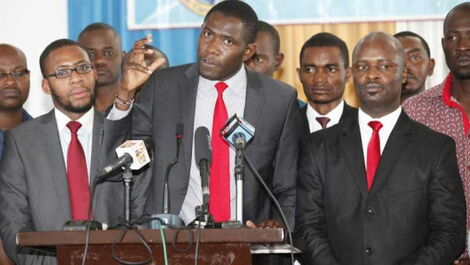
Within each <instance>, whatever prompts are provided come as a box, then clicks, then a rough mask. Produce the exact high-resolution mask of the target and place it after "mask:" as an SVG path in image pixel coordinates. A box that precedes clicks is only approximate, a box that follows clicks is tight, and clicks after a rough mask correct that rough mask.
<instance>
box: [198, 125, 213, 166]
mask: <svg viewBox="0 0 470 265" xmlns="http://www.w3.org/2000/svg"><path fill="white" fill-rule="evenodd" d="M209 143H210V134H209V130H208V129H207V128H206V127H202V126H201V127H198V128H197V129H196V134H195V137H194V155H195V157H196V164H198V165H199V162H200V161H201V160H207V161H208V162H209V163H211V161H212V152H211V150H210V147H209V146H210V144H209Z"/></svg>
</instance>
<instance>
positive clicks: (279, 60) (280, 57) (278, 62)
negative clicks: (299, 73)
mask: <svg viewBox="0 0 470 265" xmlns="http://www.w3.org/2000/svg"><path fill="white" fill-rule="evenodd" d="M274 60H276V64H274V71H277V70H279V68H281V65H282V62H284V53H282V52H280V53H278V54H277V55H276V56H275V57H274Z"/></svg>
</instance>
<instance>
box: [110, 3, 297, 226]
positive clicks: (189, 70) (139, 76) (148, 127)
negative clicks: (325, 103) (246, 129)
mask: <svg viewBox="0 0 470 265" xmlns="http://www.w3.org/2000/svg"><path fill="white" fill-rule="evenodd" d="M256 23H257V16H256V14H255V12H254V11H253V10H252V9H251V7H250V6H248V5H247V4H246V3H244V2H242V1H223V2H220V3H219V4H217V5H215V6H214V7H213V8H212V9H211V10H210V11H209V13H208V14H207V15H206V17H205V19H204V23H203V25H202V28H201V34H200V37H199V42H198V63H197V64H189V65H183V66H178V67H172V68H167V69H162V70H160V71H158V72H156V73H154V74H153V75H152V76H151V77H150V79H149V80H148V81H147V82H146V83H145V84H144V87H143V88H142V90H141V94H140V95H139V98H138V100H137V102H136V103H135V104H134V105H133V107H132V109H131V110H132V114H131V115H127V116H125V115H126V113H122V111H119V110H126V109H127V110H128V111H129V109H130V106H129V105H128V104H130V102H131V101H132V100H131V99H132V96H133V94H134V91H135V88H136V87H138V86H140V85H141V84H142V83H143V82H144V81H146V79H147V78H148V77H149V75H150V73H151V72H152V70H153V69H155V68H156V67H157V64H159V63H160V62H158V63H154V64H151V65H150V66H147V65H146V64H145V63H143V54H145V52H146V51H145V50H143V49H141V48H139V47H141V46H143V45H144V44H147V43H148V41H146V40H145V39H144V40H142V41H141V42H137V43H136V47H135V48H136V49H134V54H131V55H130V58H129V61H128V62H127V63H126V69H125V75H124V78H123V82H122V87H121V90H120V91H119V93H118V98H117V102H116V104H115V106H114V109H112V110H111V112H110V113H109V116H108V118H109V119H112V120H116V117H117V118H121V117H122V116H125V118H123V119H121V120H119V121H114V122H111V121H110V122H109V123H108V125H109V126H108V127H106V130H108V131H109V132H115V133H116V134H119V135H116V137H115V138H114V139H116V143H119V142H120V141H122V140H123V138H124V137H126V135H125V134H126V133H127V136H128V135H129V134H130V132H129V131H127V132H125V130H126V129H129V128H130V126H129V123H130V122H131V120H132V134H131V135H132V136H133V137H142V136H147V137H152V138H153V140H154V142H155V147H156V153H155V159H154V163H153V165H152V168H151V169H150V171H148V173H150V174H152V175H153V183H152V185H151V186H150V188H149V189H150V191H149V203H148V207H147V210H148V212H150V213H159V212H162V202H163V196H162V194H163V180H164V173H165V168H166V165H167V164H168V162H169V161H171V160H173V159H174V158H175V157H176V153H177V152H176V137H175V126H176V124H177V123H182V124H183V125H184V136H183V139H182V143H181V155H180V157H179V162H178V163H177V164H176V166H175V167H174V168H173V170H172V172H171V173H172V174H171V175H170V180H169V187H170V202H171V205H170V212H171V213H173V214H179V215H180V216H181V217H182V219H183V220H184V221H185V223H189V222H191V221H192V220H193V219H194V218H195V213H194V208H195V206H198V205H200V204H201V203H202V192H201V184H200V182H201V180H200V176H199V171H198V169H197V166H196V161H195V156H194V148H193V146H194V145H193V137H194V136H193V135H194V131H195V130H196V129H197V128H198V127H200V126H205V127H207V128H208V129H209V131H211V130H212V132H213V133H212V137H211V138H212V152H213V159H212V167H213V168H211V184H210V186H212V181H213V180H214V179H215V178H216V177H218V175H220V176H222V175H223V177H225V178H226V180H227V181H228V182H229V185H230V188H229V190H226V192H225V193H226V194H224V195H226V196H227V197H226V198H225V199H227V200H228V203H229V208H228V209H227V208H224V210H225V211H227V212H225V213H226V215H225V216H224V217H218V216H217V214H214V212H212V210H211V212H212V213H213V214H214V215H215V216H214V217H215V220H216V221H227V220H229V219H230V220H233V219H235V216H234V214H235V208H234V206H235V205H234V203H235V196H234V195H235V187H234V177H233V168H234V150H233V149H230V150H228V146H226V145H225V143H223V142H222V143H223V144H224V145H225V146H226V148H227V149H225V150H226V152H227V153H225V154H228V158H229V159H228V160H226V162H227V164H226V166H227V167H226V168H227V174H214V170H213V169H214V163H219V162H220V161H222V160H223V159H222V155H215V154H214V153H215V151H214V149H215V144H214V139H216V140H218V141H222V139H221V136H220V133H219V128H220V127H219V128H215V126H214V123H215V122H213V121H215V120H219V119H216V117H215V116H216V114H215V113H216V112H217V111H216V110H215V109H217V108H218V106H220V105H219V103H220V102H221V98H222V99H223V101H224V102H225V103H224V105H225V109H226V112H227V114H226V117H230V116H232V115H233V114H234V113H237V114H238V116H240V117H243V118H244V119H245V120H246V121H248V122H249V123H250V124H252V125H253V126H254V127H255V128H256V131H255V135H254V140H253V142H251V143H250V144H249V145H248V146H247V148H246V156H247V157H249V158H250V159H251V160H252V162H253V164H254V165H255V166H256V169H257V170H258V171H259V173H260V174H261V176H262V177H263V178H264V179H265V181H267V182H268V186H270V188H271V189H272V191H273V193H274V195H275V196H276V197H277V199H278V200H279V202H280V204H281V206H282V207H283V209H284V211H285V213H286V215H287V218H288V220H289V222H290V225H291V226H293V218H294V207H295V182H296V175H297V159H298V149H299V141H300V117H299V113H298V106H297V101H296V98H297V96H296V91H295V89H293V88H292V87H290V86H288V85H286V84H284V83H282V82H279V81H276V80H273V79H271V78H269V77H266V76H264V75H262V74H259V73H255V72H252V71H250V70H247V69H245V67H244V61H246V60H248V59H249V58H250V57H251V56H252V55H253V53H254V52H255V45H254V41H255V36H256ZM139 52H140V54H139ZM134 69H136V70H134ZM220 82H224V83H225V84H226V85H227V86H228V87H227V88H226V89H225V91H223V92H218V91H217V90H218V89H219V88H216V87H218V86H219V85H220V84H221V83H220ZM216 102H217V103H216ZM126 103H128V104H126ZM121 114H124V115H121ZM126 120H127V121H126ZM219 121H220V120H219ZM223 122H225V120H223ZM123 132H124V133H123ZM119 139H120V140H119ZM215 188H219V187H215ZM216 191H217V190H216ZM216 191H213V190H212V188H211V202H210V207H211V205H212V206H220V205H221V204H222V202H221V200H216V199H214V198H215V196H214V195H215V193H214V192H216ZM244 195H245V196H244V219H245V220H252V221H254V222H255V223H258V224H259V223H260V222H262V221H264V220H266V219H276V220H278V221H280V220H281V219H280V217H279V213H278V211H277V210H275V209H274V207H273V203H272V201H271V199H270V198H269V197H268V196H267V193H266V192H265V191H264V190H263V188H262V187H261V186H260V184H259V183H258V181H257V180H256V179H255V176H254V174H253V173H252V172H251V171H250V170H249V169H248V168H246V169H245V183H244Z"/></svg>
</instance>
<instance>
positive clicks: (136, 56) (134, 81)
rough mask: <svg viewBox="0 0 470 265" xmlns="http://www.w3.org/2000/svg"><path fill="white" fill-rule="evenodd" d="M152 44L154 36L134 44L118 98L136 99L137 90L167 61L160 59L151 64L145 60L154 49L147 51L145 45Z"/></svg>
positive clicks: (124, 69)
mask: <svg viewBox="0 0 470 265" xmlns="http://www.w3.org/2000/svg"><path fill="white" fill-rule="evenodd" d="M151 42H152V34H148V35H146V36H145V37H144V38H143V39H140V40H138V41H136V42H135V43H134V48H133V49H132V50H131V51H130V52H129V54H127V56H126V57H125V61H124V65H123V70H122V79H121V87H120V89H119V91H118V97H119V98H121V99H123V100H128V99H131V98H133V97H134V94H135V91H136V89H137V88H139V87H140V86H142V85H143V84H144V83H145V81H147V80H148V79H149V77H150V75H151V74H152V73H153V72H154V71H155V70H156V69H157V68H159V67H160V66H161V65H163V64H164V63H165V59H163V58H159V59H157V60H155V61H153V62H151V63H150V64H147V63H146V62H145V60H144V56H145V54H151V53H153V50H152V49H145V44H149V43H151Z"/></svg>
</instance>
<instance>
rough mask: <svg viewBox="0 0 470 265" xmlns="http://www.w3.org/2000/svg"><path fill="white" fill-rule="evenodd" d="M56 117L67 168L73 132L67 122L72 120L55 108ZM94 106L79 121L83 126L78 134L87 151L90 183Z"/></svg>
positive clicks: (86, 157)
mask: <svg viewBox="0 0 470 265" xmlns="http://www.w3.org/2000/svg"><path fill="white" fill-rule="evenodd" d="M54 115H55V119H56V121H57V130H58V131H59V138H60V146H61V147H62V155H63V156H64V162H65V168H66V169H67V150H68V149H69V144H70V140H71V138H72V137H71V132H70V129H69V128H68V127H67V123H69V122H70V121H72V119H70V118H69V117H68V116H67V115H65V114H64V113H63V112H62V111H60V110H59V109H57V108H55V109H54ZM94 117H95V115H94V109H93V107H92V108H91V109H90V110H89V111H88V112H87V113H85V114H84V115H83V116H82V117H80V119H78V120H77V121H78V122H80V123H81V124H82V127H80V129H78V131H77V136H78V140H79V141H80V144H81V145H82V148H83V151H84V152H85V160H86V166H87V171H88V183H90V170H91V169H90V165H91V150H92V144H93V119H94Z"/></svg>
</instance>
